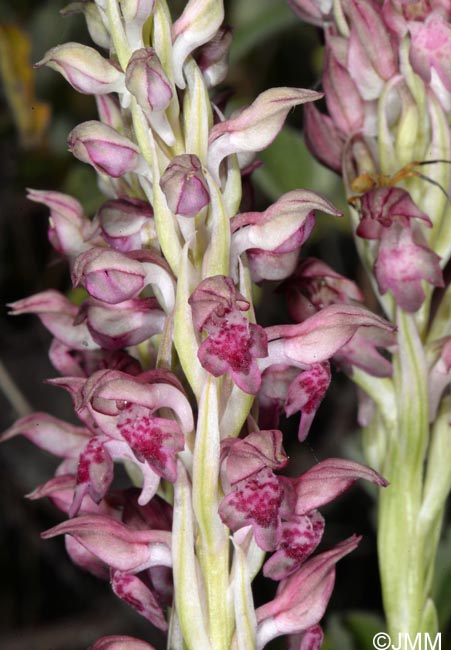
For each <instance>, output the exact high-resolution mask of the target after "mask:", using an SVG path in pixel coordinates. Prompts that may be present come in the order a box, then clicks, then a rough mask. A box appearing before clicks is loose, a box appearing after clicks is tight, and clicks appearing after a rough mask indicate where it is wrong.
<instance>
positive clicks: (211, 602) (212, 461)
mask: <svg viewBox="0 0 451 650" xmlns="http://www.w3.org/2000/svg"><path fill="white" fill-rule="evenodd" d="M221 383H222V382H221V380H216V379H214V378H213V377H212V376H209V377H208V379H207V380H206V382H205V385H204V390H203V393H202V397H201V400H200V405H199V416H198V424H197V431H196V443H195V447H194V459H193V507H194V512H195V515H196V519H197V523H198V527H199V535H198V536H197V539H196V551H197V556H198V558H199V562H200V566H201V570H202V574H203V577H204V582H205V587H206V592H207V606H208V621H209V636H210V642H211V645H212V647H213V648H214V649H215V650H228V649H229V648H230V642H231V638H232V632H233V627H234V625H233V610H232V607H231V603H230V602H228V601H227V593H228V591H229V539H228V530H227V528H226V527H225V526H224V524H223V523H222V521H221V519H220V517H219V514H218V508H219V502H220V499H221V496H222V495H221V494H220V490H219V454H220V446H219V445H220V432H219V413H218V390H219V388H220V386H221ZM187 606H188V607H191V606H192V604H191V603H187Z"/></svg>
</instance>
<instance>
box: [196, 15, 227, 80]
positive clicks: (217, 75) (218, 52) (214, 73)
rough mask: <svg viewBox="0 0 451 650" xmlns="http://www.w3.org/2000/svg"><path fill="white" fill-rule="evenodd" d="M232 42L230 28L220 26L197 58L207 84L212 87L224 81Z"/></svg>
mask: <svg viewBox="0 0 451 650" xmlns="http://www.w3.org/2000/svg"><path fill="white" fill-rule="evenodd" d="M231 43H232V30H231V29H230V27H225V26H222V27H220V28H219V29H218V31H217V32H216V34H215V36H214V37H213V38H212V39H211V41H209V42H208V43H207V44H206V45H205V46H204V47H203V48H201V50H200V53H199V55H198V56H197V57H196V58H197V64H198V66H199V68H200V69H201V70H202V74H203V75H204V79H205V81H206V83H207V86H209V87H212V86H216V85H217V84H220V83H221V82H222V81H224V79H225V77H226V75H227V70H228V61H227V59H228V56H229V50H230V45H231Z"/></svg>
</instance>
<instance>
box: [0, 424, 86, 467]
mask: <svg viewBox="0 0 451 650" xmlns="http://www.w3.org/2000/svg"><path fill="white" fill-rule="evenodd" d="M19 434H22V435H24V436H25V437H26V438H28V440H30V441H31V442H32V443H33V444H35V445H36V446H38V447H40V448H41V449H44V450H45V451H48V452H50V453H51V454H53V455H54V456H58V457H59V458H77V457H78V454H79V453H80V452H81V450H82V449H83V447H84V446H85V444H86V442H87V441H88V440H89V438H90V437H91V433H90V432H89V431H88V430H87V429H85V428H84V427H76V426H74V425H73V424H69V423H67V422H63V420H59V419H58V418H55V417H53V416H52V415H47V413H33V414H31V415H26V416H25V417H23V418H21V419H20V420H17V422H16V423H15V424H13V426H12V427H10V428H9V429H7V430H6V431H5V432H4V433H3V434H2V437H1V441H2V442H4V441H5V440H9V439H10V438H13V437H14V436H17V435H19Z"/></svg>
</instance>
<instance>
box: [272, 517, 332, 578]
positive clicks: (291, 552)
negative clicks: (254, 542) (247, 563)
mask: <svg viewBox="0 0 451 650" xmlns="http://www.w3.org/2000/svg"><path fill="white" fill-rule="evenodd" d="M323 532H324V519H323V517H322V516H321V515H320V513H319V512H318V511H316V510H314V511H313V512H311V513H310V514H309V515H304V516H302V517H295V518H293V519H291V520H288V521H284V522H283V523H282V537H281V540H280V543H279V545H278V547H277V551H276V552H275V553H274V555H272V556H271V557H270V559H269V560H268V561H267V562H266V564H265V566H264V567H263V574H264V575H265V576H266V577H267V578H272V579H273V580H283V579H284V578H287V577H288V576H289V575H291V574H292V573H293V572H294V571H296V570H297V569H298V568H299V566H300V565H301V564H302V562H304V560H306V559H307V558H308V556H309V555H311V554H312V553H313V551H314V550H315V549H316V547H317V546H318V544H319V543H320V541H321V538H322V536H323Z"/></svg>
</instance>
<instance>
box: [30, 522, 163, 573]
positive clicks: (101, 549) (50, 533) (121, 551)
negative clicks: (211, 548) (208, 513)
mask: <svg viewBox="0 0 451 650" xmlns="http://www.w3.org/2000/svg"><path fill="white" fill-rule="evenodd" d="M57 535H72V536H73V537H74V538H75V539H76V540H77V541H78V542H80V543H81V544H83V546H84V547H85V548H86V549H87V550H88V551H90V552H91V553H93V554H94V555H95V556H96V557H98V558H99V559H100V560H102V562H104V563H105V564H107V565H108V566H110V567H112V568H113V569H117V570H118V571H126V572H128V571H134V572H138V571H142V570H143V569H146V568H149V567H151V566H156V565H157V566H158V565H163V566H171V563H172V560H171V550H170V546H171V537H170V533H167V532H164V531H152V530H148V531H141V530H131V529H130V528H128V527H127V526H125V525H124V524H122V523H121V522H120V521H117V520H116V519H113V518H112V517H109V516H107V515H83V516H81V517H76V518H75V519H70V520H69V521H64V522H63V523H61V524H58V525H57V526H54V527H53V528H50V529H49V530H47V531H45V532H44V533H42V535H41V537H42V538H43V539H49V538H51V537H56V536H57Z"/></svg>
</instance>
